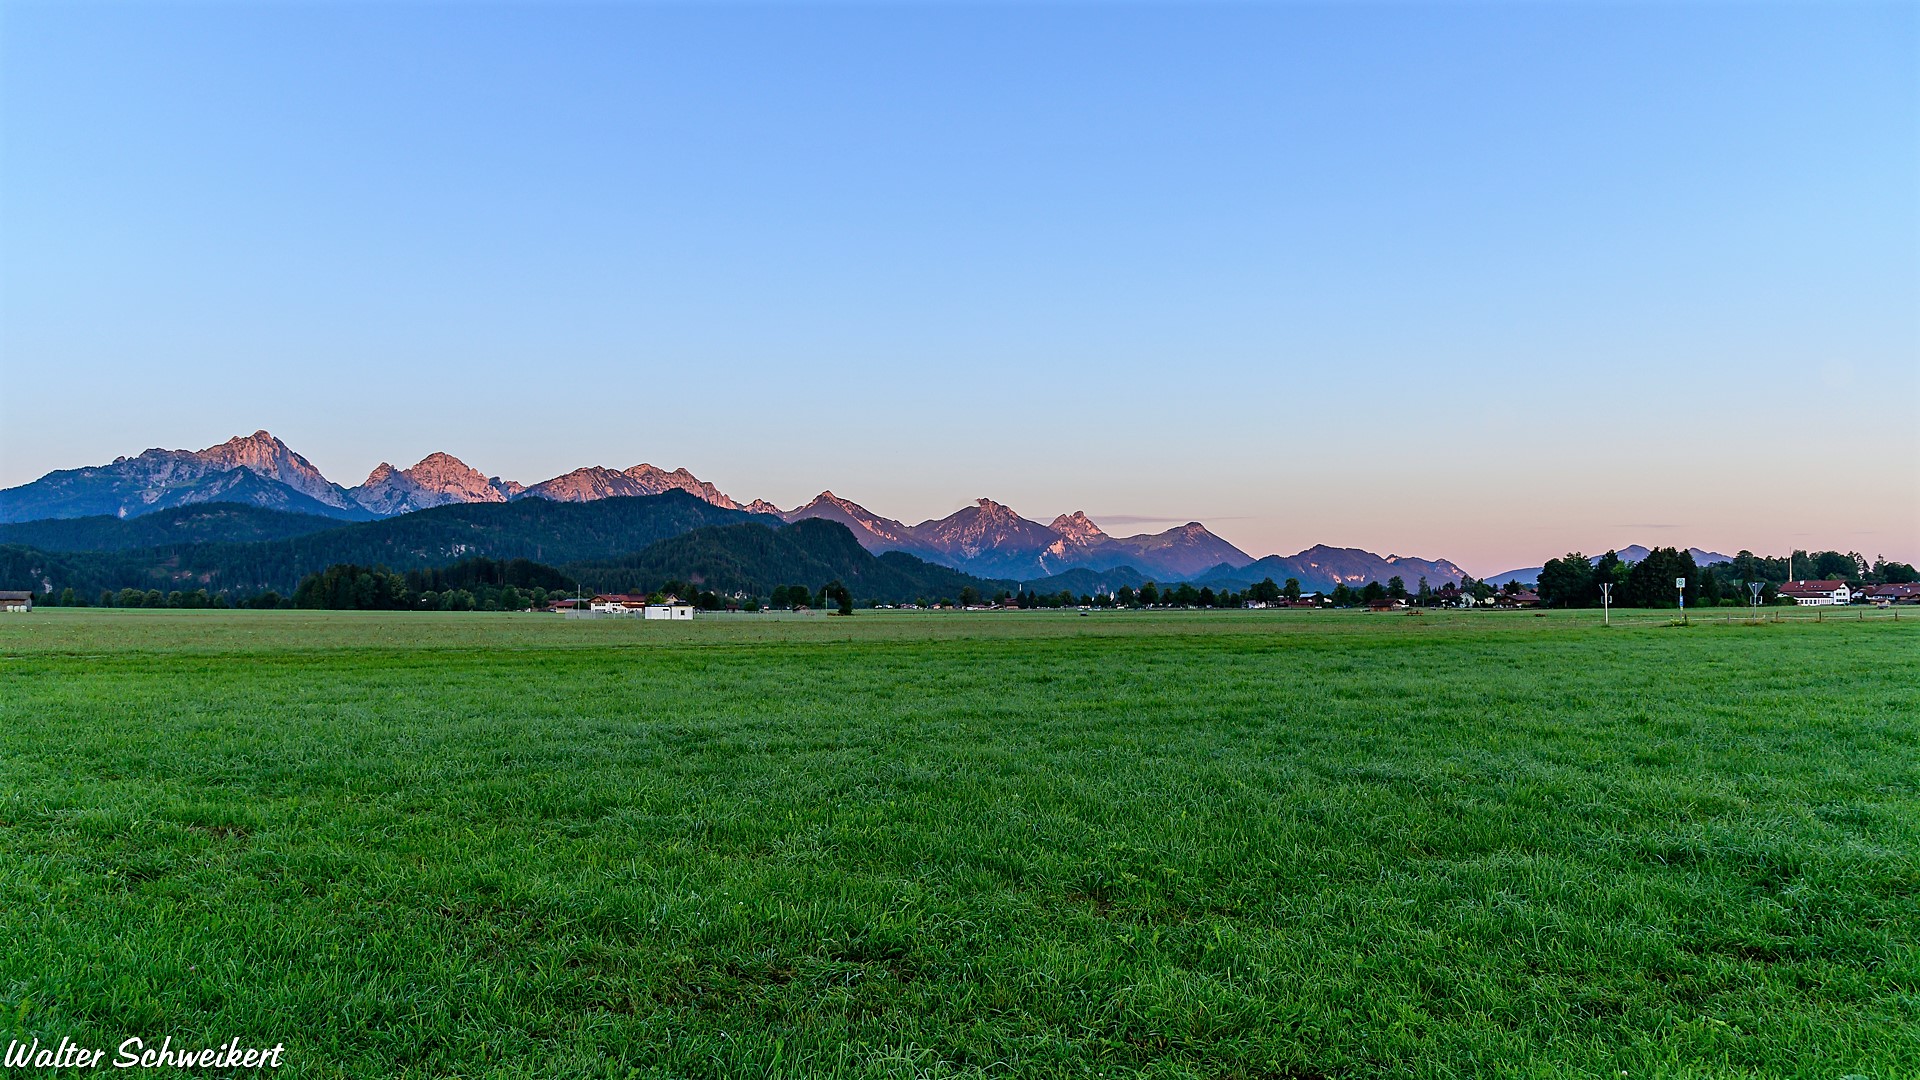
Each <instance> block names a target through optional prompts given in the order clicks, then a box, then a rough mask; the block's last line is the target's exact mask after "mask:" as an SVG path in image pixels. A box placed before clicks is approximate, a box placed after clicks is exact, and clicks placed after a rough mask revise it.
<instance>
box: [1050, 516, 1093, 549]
mask: <svg viewBox="0 0 1920 1080" xmlns="http://www.w3.org/2000/svg"><path fill="white" fill-rule="evenodd" d="M1047 528H1049V529H1052V530H1053V531H1054V532H1057V533H1059V534H1060V535H1061V536H1063V537H1066V538H1067V539H1069V540H1077V541H1081V542H1085V541H1088V540H1094V539H1098V538H1101V537H1104V536H1106V535H1107V534H1106V532H1105V531H1103V530H1102V529H1101V528H1100V526H1098V525H1095V524H1094V523H1093V519H1092V518H1089V517H1088V516H1087V512H1086V511H1085V510H1075V511H1074V512H1073V513H1071V514H1061V515H1060V516H1059V517H1057V518H1054V519H1053V524H1051V525H1048V526H1047Z"/></svg>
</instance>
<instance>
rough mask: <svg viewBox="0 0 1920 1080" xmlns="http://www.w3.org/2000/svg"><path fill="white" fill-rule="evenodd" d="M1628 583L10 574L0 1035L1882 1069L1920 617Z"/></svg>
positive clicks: (1446, 1070) (1460, 1071) (1082, 1059)
mask: <svg viewBox="0 0 1920 1080" xmlns="http://www.w3.org/2000/svg"><path fill="white" fill-rule="evenodd" d="M1716 617H1717V615H1716ZM1666 621H1667V620H1666V617H1665V616H1657V617H1656V616H1652V615H1647V614H1639V615H1637V616H1635V617H1630V618H1628V619H1627V620H1625V622H1626V623H1627V624H1626V625H1617V626H1615V627H1613V628H1611V629H1603V628H1600V627H1599V626H1598V625H1597V618H1596V617H1594V616H1591V615H1587V614H1585V613H1582V614H1580V615H1577V616H1562V615H1556V616H1553V617H1547V618H1536V617H1533V616H1531V615H1528V614H1524V613H1522V614H1511V615H1501V614H1470V613H1467V614H1454V615H1426V616H1421V617H1408V616H1402V615H1367V614H1358V613H1354V614H1347V613H1319V612H1310V613H1279V612H1275V613H1268V612H1228V613H1220V614H1202V613H1197V612H1192V613H1186V612H1182V613H1169V614H1138V613H1120V614H1107V613H1103V614H1100V615H1097V616H1093V617H1079V616H1075V615H1073V614H1072V613H1059V614H1055V613H1033V614H1000V613H969V614H911V613H900V614H887V613H875V612H862V613H860V614H859V615H857V616H855V617H853V618H850V619H840V618H828V617H823V616H815V617H807V618H779V617H771V616H759V617H734V618H724V617H721V618H703V619H701V620H698V621H696V622H694V623H692V624H681V625H668V624H662V623H642V622H637V621H611V620H603V621H597V622H595V621H569V620H562V619H559V618H557V617H550V616H533V615H521V616H504V615H444V616H441V615H360V614H355V613H306V612H264V613H232V612H164V611H152V612H148V611H94V612H88V611H71V610H61V611H41V612H35V613H34V614H32V615H28V616H12V617H6V618H0V657H4V659H0V672H4V679H3V680H0V935H3V936H4V941H5V943H6V947H5V949H4V952H0V1046H3V1045H4V1044H5V1041H6V1040H7V1039H8V1038H11V1037H18V1036H19V1035H21V1034H25V1035H28V1036H38V1037H40V1038H41V1039H43V1040H48V1039H51V1040H53V1041H57V1040H58V1039H59V1038H60V1037H61V1036H71V1037H73V1038H75V1039H77V1040H78V1041H80V1042H82V1043H84V1044H87V1045H91V1046H96V1047H112V1046H114V1045H115V1044H117V1043H118V1042H119V1041H120V1040H121V1039H123V1038H126V1037H128V1036H130V1035H139V1036H142V1037H148V1038H151V1039H153V1040H156V1041H157V1040H158V1039H159V1038H160V1037H161V1036H163V1035H171V1036H173V1038H174V1040H175V1043H176V1045H178V1044H181V1043H194V1042H198V1043H199V1044H202V1045H213V1044H215V1043H218V1042H222V1041H224V1040H226V1039H228V1038H230V1037H236V1036H237V1037H241V1038H242V1039H243V1040H244V1041H246V1042H249V1043H252V1044H266V1045H271V1044H272V1043H275V1042H284V1043H285V1044H286V1046H287V1060H288V1062H289V1065H288V1067H287V1068H285V1069H283V1070H282V1071H281V1075H293V1076H303V1077H336V1076H338V1077H348V1076H355V1077H359V1076H387V1075H409V1076H445V1075H459V1076H489V1075H501V1076H523V1075H537V1076H662V1077H664V1076H698V1077H740V1076H837V1075H845V1076H947V1075H995V1076H1021V1077H1025V1076H1084V1077H1102V1076H1104V1077H1118V1076H1134V1075H1148V1076H1169V1077H1170V1076H1205V1077H1261V1078H1276V1080H1277V1078H1291V1080H1305V1078H1316V1077H1363V1076H1416V1077H1481V1076H1514V1077H1520V1076H1527V1077H1532V1076H1607V1077H1618V1076H1621V1075H1626V1076H1632V1077H1643V1076H1668V1077H1708V1076H1711V1077H1741V1076H1756V1077H1757V1076H1805V1077H1831V1078H1839V1077H1843V1076H1868V1077H1908V1076H1915V1075H1920V742H1917V738H1916V737H1917V736H1920V619H1904V618H1903V619H1902V620H1901V621H1898V622H1895V621H1891V620H1888V619H1885V618H1881V619H1877V620H1859V619H1854V618H1851V617H1847V618H1827V619H1824V620H1823V621H1820V622H1814V621H1811V620H1809V619H1801V620H1796V621H1790V622H1784V623H1779V624H1766V625H1744V624H1740V623H1726V622H1711V621H1709V622H1698V623H1696V624H1695V625H1692V626H1688V627H1668V626H1667V625H1666ZM132 1074H136V1075H137V1074H138V1073H137V1071H135V1072H134V1073H132Z"/></svg>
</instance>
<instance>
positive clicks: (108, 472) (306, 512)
mask: <svg viewBox="0 0 1920 1080" xmlns="http://www.w3.org/2000/svg"><path fill="white" fill-rule="evenodd" d="M667 493H680V494H684V495H685V496H688V497H690V501H691V502H697V503H699V504H704V505H705V506H706V507H709V508H711V509H712V510H715V511H718V512H722V513H725V514H732V515H734V517H733V518H732V519H729V520H732V521H744V520H757V521H760V522H761V523H763V524H769V525H778V524H783V523H784V524H788V525H791V524H794V523H796V522H801V521H808V520H815V519H820V520H825V521H830V522H834V523H836V524H838V525H842V526H845V528H846V530H847V533H848V534H849V535H851V536H852V537H853V539H854V541H855V542H856V543H858V544H859V546H860V547H861V548H863V549H865V550H866V551H867V552H868V553H870V554H872V555H875V556H884V555H887V554H888V553H902V554H904V555H908V556H912V557H914V558H915V559H919V560H924V561H925V562H927V563H930V564H934V565H937V566H943V567H947V568H950V569H952V570H956V571H960V572H963V573H965V574H969V575H973V576H975V577H978V578H981V579H988V580H996V581H1009V582H1014V583H1018V584H1027V585H1031V586H1033V587H1036V588H1044V587H1045V586H1044V583H1046V582H1050V581H1055V580H1058V581H1060V582H1061V584H1060V586H1059V587H1068V583H1072V587H1074V588H1075V590H1076V591H1078V592H1088V591H1095V590H1093V589H1089V588H1084V587H1082V586H1105V587H1109V588H1118V587H1119V586H1120V585H1122V584H1128V585H1134V586H1135V587H1138V585H1139V584H1140V583H1141V582H1144V581H1148V580H1153V581H1160V582H1174V581H1192V582H1195V583H1196V584H1205V585H1212V586H1214V587H1215V588H1231V589H1235V590H1238V589H1243V588H1245V587H1246V586H1247V585H1250V584H1253V583H1256V582H1258V581H1260V580H1261V579H1263V578H1268V577H1271V578H1272V579H1273V580H1275V581H1276V582H1284V581H1285V580H1286V579H1288V578H1295V579H1298V580H1299V582H1300V584H1301V587H1302V588H1304V589H1307V590H1309V591H1315V590H1317V591H1329V590H1331V589H1333V588H1334V587H1335V586H1336V585H1340V584H1347V585H1355V586H1357V585H1363V584H1365V583H1366V582H1369V581H1380V582H1385V581H1387V580H1388V579H1389V578H1391V577H1395V576H1398V577H1400V578H1401V579H1402V580H1403V581H1405V582H1406V584H1407V586H1408V587H1409V588H1412V587H1414V586H1415V585H1416V584H1417V582H1418V581H1419V579H1420V578H1422V577H1424V578H1426V579H1427V582H1428V584H1430V585H1433V586H1436V587H1437V586H1439V585H1440V584H1442V583H1444V582H1447V581H1458V580H1460V578H1461V577H1462V576H1463V574H1464V571H1463V570H1462V569H1461V568H1460V567H1459V566H1458V565H1456V564H1455V563H1453V562H1450V561H1448V560H1445V559H1420V558H1413V557H1409V556H1401V555H1386V556H1380V555H1376V554H1374V553H1372V552H1369V551H1363V550H1360V549H1358V548H1336V547H1328V546H1325V545H1317V546H1315V547H1311V548H1308V549H1307V550H1305V551H1302V552H1300V553H1298V554H1295V555H1268V556H1266V557H1264V558H1261V559H1257V560H1256V559H1255V558H1254V557H1253V556H1251V555H1249V554H1247V553H1246V552H1244V551H1242V550H1240V549H1239V548H1237V547H1235V546H1234V545H1233V544H1231V543H1228V542H1227V541H1226V540H1223V539H1221V538H1220V537H1219V536H1216V535H1215V534H1214V533H1213V532H1212V531H1210V530H1209V529H1208V528H1207V527H1206V526H1205V525H1203V524H1201V523H1200V522H1197V521H1190V522H1188V523H1186V524H1185V525H1181V526H1179V527H1177V528H1172V529H1168V530H1165V531H1164V532H1158V533H1143V534H1139V535H1134V536H1113V535H1110V534H1108V533H1107V532H1106V531H1105V530H1103V529H1102V528H1101V527H1100V526H1099V525H1098V524H1096V523H1095V522H1094V521H1093V520H1092V519H1091V518H1089V517H1088V516H1087V514H1086V513H1085V512H1083V511H1079V510H1075V511H1073V512H1071V513H1067V514H1061V515H1059V516H1058V517H1055V518H1054V519H1053V520H1052V521H1051V522H1049V523H1046V524H1042V523H1040V522H1038V521H1034V520H1031V519H1028V518H1025V517H1022V516H1021V515H1020V514H1018V513H1016V512H1015V511H1014V510H1013V509H1012V508H1010V507H1008V506H1006V505H1004V504H1001V503H998V502H995V501H994V500H992V499H986V498H982V499H978V500H976V501H975V502H974V504H973V505H971V506H966V507H962V508H961V509H959V510H957V511H955V512H954V513H952V514H949V515H947V516H946V517H943V518H938V519H934V520H929V521H923V522H920V523H919V524H916V525H910V524H907V523H906V522H903V521H899V520H896V519H893V518H889V517H885V516H882V515H880V514H877V513H875V512H873V511H871V510H868V509H867V508H866V507H864V506H861V505H860V504H858V503H855V502H853V501H851V500H848V499H845V498H842V497H841V496H839V495H836V494H834V492H832V491H831V490H827V491H822V492H821V493H820V494H819V495H817V496H815V497H814V498H813V499H812V500H810V501H808V502H806V503H804V504H802V505H800V506H796V507H794V508H792V509H790V510H782V509H780V508H779V507H777V506H775V505H774V504H772V503H770V502H767V501H765V500H762V499H753V500H750V501H747V502H741V501H739V500H736V499H734V498H733V497H731V496H729V495H728V494H726V493H725V492H722V491H720V490H719V489H718V488H716V487H715V486H714V485H713V484H711V483H708V482H706V481H704V480H701V479H700V478H699V477H697V476H695V475H694V474H692V473H691V472H688V471H687V470H686V469H674V470H672V471H668V470H666V469H662V468H659V467H657V466H654V465H649V464H644V463H643V464H639V465H635V466H633V467H631V468H627V469H610V468H605V467H601V466H588V467H585V468H579V469H575V470H573V471H571V472H567V473H564V474H562V475H560V476H556V477H553V478H551V479H548V480H543V481H540V482H538V483H534V484H523V483H521V482H519V481H515V480H508V479H504V478H502V477H498V476H488V475H486V474H484V473H482V472H480V471H479V470H477V469H475V468H473V467H471V466H469V465H467V464H466V463H465V462H463V461H461V460H460V459H459V458H457V457H454V456H453V455H451V454H445V453H435V454H429V455H428V456H427V457H425V458H422V459H421V460H420V461H419V462H417V463H415V464H414V465H412V466H410V467H408V468H405V469H401V468H396V467H395V466H393V465H391V464H389V463H387V462H381V463H380V464H379V465H378V466H376V467H375V468H374V470H373V471H372V472H371V473H369V474H368V476H367V478H366V480H365V481H363V482H362V483H360V484H359V485H357V486H355V487H351V488H347V487H342V486H341V485H339V484H337V483H334V482H333V481H332V480H329V479H328V478H327V477H326V476H325V475H323V474H322V473H321V472H320V470H319V469H317V468H315V467H314V465H313V463H312V462H310V461H308V460H307V459H306V458H305V457H303V456H301V455H300V454H298V453H296V452H294V451H293V450H292V449H291V448H290V447H288V446H287V445H286V444H285V443H283V442H281V441H280V440H279V439H277V438H275V437H274V436H273V435H272V434H270V433H268V432H266V431H256V432H254V433H253V434H252V435H247V436H238V437H235V438H232V439H229V440H227V441H226V442H224V443H221V444H219V445H217V446H210V447H208V448H206V449H204V450H162V449H153V450H147V451H145V452H144V453H141V454H138V455H136V456H133V457H121V458H118V459H115V460H114V461H113V462H112V463H111V464H108V465H99V466H92V467H88V468H81V469H65V470H59V471H55V472H51V473H48V474H47V475H45V476H43V477H41V478H40V479H38V480H35V481H32V482H30V483H27V484H22V485H19V486H17V487H12V488H7V489H5V490H0V543H12V544H17V545H26V546H30V547H34V548H36V549H39V550H44V551H56V552H57V551H125V550H131V549H135V548H147V547H166V546H170V545H171V546H176V547H177V546H179V545H189V544H203V543H219V542H225V543H236V542H270V541H271V542H280V543H297V542H298V541H297V538H298V537H300V536H302V535H304V534H308V533H320V532H323V531H325V530H328V529H332V528H336V527H337V526H339V525H340V524H343V523H348V522H369V523H381V522H389V521H404V520H407V519H409V518H412V517H414V516H416V515H421V514H437V513H441V512H450V511H459V510H460V508H465V509H466V510H470V511H479V510H481V509H482V508H485V507H495V508H497V513H496V514H495V515H494V516H492V517H488V516H487V515H484V514H483V515H481V517H482V519H484V524H483V521H481V520H475V521H470V522H467V523H466V525H465V526H463V527H467V528H471V529H475V530H481V531H487V530H492V531H498V532H502V533H503V534H504V535H510V536H512V537H514V538H515V541H514V543H513V544H512V545H509V546H511V547H513V555H514V557H529V558H538V557H540V548H541V544H540V543H539V542H538V538H537V536H535V535H534V533H535V531H537V530H539V529H548V528H551V529H557V530H560V533H561V534H565V533H566V531H567V530H569V529H578V528H581V527H583V526H582V525H581V523H580V522H576V521H573V520H571V519H570V518H569V517H568V516H567V515H565V514H559V515H557V516H556V515H549V514H544V513H538V514H527V513H519V512H514V511H510V510H509V509H508V508H510V507H522V508H533V507H536V506H539V505H545V504H587V503H602V502H605V501H606V500H627V499H634V498H648V497H655V496H660V495H664V494H667ZM214 504H220V507H219V508H217V509H216V508H215V505H214ZM248 508H251V509H252V510H253V511H255V513H253V514H252V515H248V514H247V513H245V512H244V511H246V510H247V509H248ZM267 512H277V513H278V514H279V515H280V516H279V517H274V516H272V515H271V514H267ZM261 514H267V516H264V517H263V516H260V515H261ZM502 515H504V516H502ZM143 518H151V519H152V520H151V521H149V522H147V523H146V524H145V525H142V524H140V521H141V519H143ZM615 518H616V519H617V518H618V515H615ZM675 520H676V521H678V522H679V523H680V524H682V525H684V527H685V528H688V529H691V528H697V527H701V526H705V525H717V524H723V523H724V522H722V521H719V520H701V519H698V515H691V516H690V515H688V514H686V513H680V514H678V515H677V516H676V517H675ZM442 524H444V523H442ZM625 527H626V526H617V527H616V526H606V527H605V528H610V529H613V530H614V531H613V532H611V533H608V534H607V535H605V536H603V537H601V539H600V541H596V542H595V543H593V544H589V545H587V547H588V548H590V549H591V550H590V551H589V550H585V549H578V548H576V547H575V546H574V544H573V543H572V541H570V540H566V539H561V538H560V534H556V537H555V540H554V543H555V546H556V547H557V548H558V549H565V550H567V551H570V552H572V553H573V554H571V555H570V556H569V557H572V558H583V557H592V556H595V555H619V554H627V553H633V552H637V551H639V550H640V548H641V547H643V546H644V544H643V543H642V541H644V542H645V543H652V542H654V541H656V540H660V539H662V538H664V537H665V536H668V535H672V533H671V532H667V533H662V532H660V531H658V530H657V529H652V528H651V527H649V528H648V529H642V530H640V532H639V533H636V534H628V535H622V534H619V531H618V530H619V529H620V528H625ZM595 528H601V526H595ZM372 535H383V536H389V537H392V538H394V539H395V541H396V542H395V543H394V544H392V545H388V546H386V547H383V548H380V549H378V550H372V551H369V550H367V549H365V548H364V547H362V546H357V545H349V547H350V548H351V550H352V553H353V557H354V558H361V557H363V556H364V557H365V558H366V559H367V560H368V561H374V560H375V559H376V558H378V559H385V560H386V561H388V562H389V563H391V564H393V565H415V564H418V565H427V564H430V563H433V562H434V561H436V560H446V559H452V558H458V557H460V555H461V554H462V552H465V553H468V554H478V553H482V549H483V548H484V549H486V550H487V553H490V554H491V555H493V556H494V557H500V556H501V555H502V549H500V548H499V545H498V544H496V543H493V542H492V541H487V540H484V539H482V538H481V537H479V536H475V537H472V538H470V539H468V540H459V541H456V540H449V539H446V537H445V536H443V530H441V529H439V527H438V526H436V527H435V528H432V529H425V530H424V531H422V530H421V529H415V528H412V527H409V526H401V527H398V528H397V529H389V530H375V532H374V534H372ZM428 536H431V537H433V538H434V539H432V540H431V542H429V541H426V540H419V538H422V537H428ZM400 538H414V539H416V540H419V542H418V543H413V544H410V545H409V544H407V543H401V542H399V541H400ZM814 539H816V540H817V539H818V537H815V538H814ZM521 541H527V542H526V543H522V542H521ZM622 544H624V545H626V546H621V545H622ZM83 545H84V546H83ZM522 548H525V549H527V550H521V549H522ZM340 550H341V553H342V554H343V556H344V554H345V553H346V551H347V549H340ZM1645 551H1646V549H1644V548H1640V547H1629V548H1624V549H1621V550H1620V555H1621V557H1622V558H1625V559H1628V560H1634V559H1636V558H1638V557H1641V556H1644V554H1645ZM1726 558H1727V557H1726V556H1724V555H1718V554H1715V553H1712V552H1702V551H1698V550H1695V551H1694V559H1695V561H1696V562H1699V563H1701V564H1703V565H1704V564H1706V563H1710V562H1717V561H1725V560H1726ZM423 560H424V561H423ZM299 561H302V562H304V560H299ZM756 572H758V571H756ZM1538 574H1539V568H1537V567H1535V568H1530V569H1522V570H1514V571H1509V572H1507V573H1506V574H1503V575H1498V576H1496V577H1494V578H1491V579H1489V580H1491V581H1494V582H1495V583H1501V582H1504V581H1505V580H1508V579H1510V578H1511V579H1517V580H1522V581H1531V580H1534V579H1535V578H1536V577H1537V576H1538ZM1062 575H1069V576H1068V577H1065V578H1062V577H1061V576H1062ZM814 584H817V583H814ZM1047 591H1052V590H1051V589H1048V590H1047Z"/></svg>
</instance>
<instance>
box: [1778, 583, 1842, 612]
mask: <svg viewBox="0 0 1920 1080" xmlns="http://www.w3.org/2000/svg"><path fill="white" fill-rule="evenodd" d="M1780 595H1781V596H1785V597H1788V598H1790V599H1791V600H1792V601H1793V602H1794V603H1796V604H1799V605H1800V606H1801V607H1827V606H1829V605H1832V604H1850V603H1852V602H1853V592H1852V590H1850V589H1848V588H1847V583H1846V582H1844V581H1789V582H1787V583H1786V584H1785V585H1782V586H1780Z"/></svg>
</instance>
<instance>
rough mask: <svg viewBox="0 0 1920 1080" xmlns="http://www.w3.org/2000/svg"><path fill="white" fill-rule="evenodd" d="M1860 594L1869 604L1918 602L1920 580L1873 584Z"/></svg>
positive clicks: (1919, 599)
mask: <svg viewBox="0 0 1920 1080" xmlns="http://www.w3.org/2000/svg"><path fill="white" fill-rule="evenodd" d="M1860 595H1861V596H1862V597H1863V598H1865V599H1866V601H1867V602H1868V603H1870V604H1920V582H1911V581H1909V582H1903V583H1901V584H1897V585H1874V586H1871V587H1869V588H1868V589H1867V591H1866V592H1864V593H1861V594H1860Z"/></svg>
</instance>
